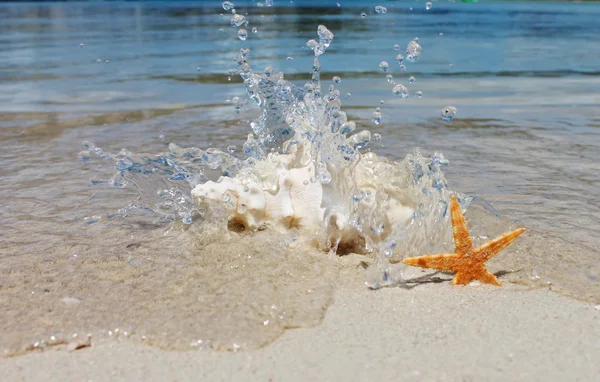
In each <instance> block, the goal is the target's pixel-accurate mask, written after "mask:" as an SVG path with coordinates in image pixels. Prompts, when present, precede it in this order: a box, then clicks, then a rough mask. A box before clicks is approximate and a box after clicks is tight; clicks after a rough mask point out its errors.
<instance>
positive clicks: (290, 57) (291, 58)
mask: <svg viewBox="0 0 600 382" xmlns="http://www.w3.org/2000/svg"><path fill="white" fill-rule="evenodd" d="M293 59H294V57H292V56H287V58H286V60H288V61H292V60H293Z"/></svg>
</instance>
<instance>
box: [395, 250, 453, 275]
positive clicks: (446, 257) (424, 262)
mask: <svg viewBox="0 0 600 382" xmlns="http://www.w3.org/2000/svg"><path fill="white" fill-rule="evenodd" d="M461 257H462V256H460V255H459V254H443V255H425V256H419V257H409V258H407V259H404V260H402V261H403V262H404V264H407V265H412V266H413V267H421V268H433V269H438V270H440V271H453V270H454V269H456V267H457V266H459V265H460V259H461Z"/></svg>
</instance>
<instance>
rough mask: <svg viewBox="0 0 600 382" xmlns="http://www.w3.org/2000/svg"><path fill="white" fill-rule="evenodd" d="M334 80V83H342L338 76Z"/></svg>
mask: <svg viewBox="0 0 600 382" xmlns="http://www.w3.org/2000/svg"><path fill="white" fill-rule="evenodd" d="M332 80H333V82H335V83H336V84H339V83H340V82H342V79H341V78H340V77H338V76H334V77H333V78H332Z"/></svg>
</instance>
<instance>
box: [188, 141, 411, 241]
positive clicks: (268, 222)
mask: <svg viewBox="0 0 600 382" xmlns="http://www.w3.org/2000/svg"><path fill="white" fill-rule="evenodd" d="M364 157H365V159H366V160H361V161H359V162H358V163H357V165H356V166H354V167H352V168H351V169H348V168H347V169H345V170H344V171H342V172H340V173H338V174H333V177H334V178H335V180H336V181H337V182H342V183H343V182H346V181H348V182H350V181H352V182H354V183H355V184H356V187H358V189H360V190H361V191H362V192H366V193H368V192H369V191H370V192H371V194H375V192H376V191H377V190H384V192H385V196H384V197H385V198H387V200H388V202H387V204H386V210H385V213H384V218H383V227H384V231H383V233H381V234H380V235H379V236H378V240H381V239H383V238H385V237H386V236H387V235H389V234H390V233H391V232H393V230H394V228H395V227H396V226H398V225H399V224H406V223H407V222H409V221H410V219H411V217H412V215H413V211H414V209H413V208H411V207H409V206H407V204H408V201H407V200H403V197H405V196H404V195H403V194H402V193H401V192H400V191H397V190H395V189H394V188H393V187H390V186H387V185H386V183H385V179H378V177H377V176H376V174H374V172H375V170H376V169H375V167H376V166H375V165H374V163H375V164H377V165H382V164H381V163H380V162H379V161H378V160H377V156H375V155H374V154H366V155H364ZM383 166H385V164H384V165H383ZM315 175H316V170H315V165H314V162H313V161H312V159H311V156H310V153H309V150H308V149H307V148H305V147H302V146H300V147H298V146H293V147H292V148H291V149H290V152H289V153H288V154H278V153H271V154H269V155H268V156H267V158H266V159H265V160H262V161H258V162H256V164H255V165H254V166H253V167H252V168H251V169H250V170H249V171H246V172H244V173H243V174H239V175H238V176H236V177H234V178H230V177H221V178H219V180H218V181H217V182H213V181H209V182H206V183H204V184H200V185H197V186H196V187H195V188H194V189H193V190H192V197H193V198H194V199H195V200H196V202H197V203H198V204H199V205H201V206H207V207H216V206H218V207H219V208H220V209H222V210H223V211H224V213H225V215H226V217H227V220H228V222H229V223H233V226H235V227H238V228H240V229H250V230H259V229H265V228H266V229H275V230H278V231H281V232H286V231H289V230H290V229H293V228H295V229H298V230H300V231H301V232H304V233H305V234H306V235H308V236H313V235H314V234H319V233H323V232H325V233H327V235H328V236H329V237H330V238H333V241H336V242H335V243H332V245H336V246H337V245H342V246H344V245H345V244H347V245H349V246H351V247H352V250H360V248H356V247H357V246H359V247H360V246H363V247H364V244H365V238H364V237H363V236H364V235H365V234H368V233H362V232H360V231H359V230H358V229H357V228H356V227H355V226H353V225H352V224H350V222H349V219H350V215H351V214H350V211H348V209H349V208H350V207H349V204H348V203H347V201H345V200H344V197H343V196H342V195H337V193H336V188H335V187H334V186H333V185H332V184H321V183H320V182H318V181H316V179H315ZM332 183H333V182H332ZM346 198H347V196H346ZM374 203H375V201H374V200H373V198H370V199H369V198H364V199H363V200H361V201H360V202H359V203H358V205H357V206H356V207H354V208H356V209H357V211H356V212H358V214H361V213H362V212H363V211H368V210H370V209H371V208H372V207H373V204H374ZM363 250H364V248H363Z"/></svg>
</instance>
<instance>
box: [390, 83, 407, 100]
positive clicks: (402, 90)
mask: <svg viewBox="0 0 600 382" xmlns="http://www.w3.org/2000/svg"><path fill="white" fill-rule="evenodd" d="M392 93H394V95H395V96H398V97H401V98H407V97H408V89H407V88H406V86H404V85H402V84H398V85H396V86H394V87H393V88H392Z"/></svg>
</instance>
